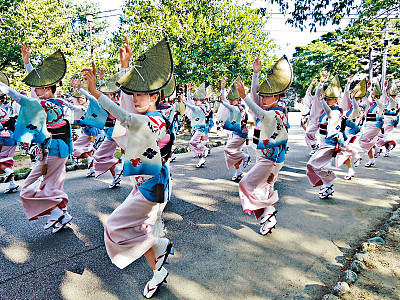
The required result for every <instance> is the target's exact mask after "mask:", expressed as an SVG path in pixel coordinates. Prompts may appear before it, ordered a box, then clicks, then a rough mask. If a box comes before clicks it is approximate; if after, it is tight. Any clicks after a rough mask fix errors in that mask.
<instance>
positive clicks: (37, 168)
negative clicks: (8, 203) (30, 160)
mask: <svg viewBox="0 0 400 300" xmlns="http://www.w3.org/2000/svg"><path fill="white" fill-rule="evenodd" d="M67 159H68V158H67V157H64V158H60V157H58V156H48V159H47V165H48V166H47V174H46V175H44V179H43V181H42V183H41V184H40V185H38V186H36V187H35V185H34V184H33V183H35V181H36V180H37V179H38V178H39V177H40V176H41V170H42V165H43V164H44V161H45V160H42V161H37V162H36V163H35V164H34V166H33V169H32V171H31V173H30V174H29V176H28V177H27V178H26V179H25V182H24V184H23V186H22V188H21V193H20V197H21V200H22V205H23V206H24V209H25V213H26V216H27V217H28V220H29V221H32V220H36V219H37V218H38V217H40V216H45V215H48V214H49V213H50V209H51V208H53V207H54V206H56V205H57V206H58V207H59V208H61V209H63V210H64V209H65V208H66V206H67V203H68V195H67V194H66V193H65V192H64V190H63V189H64V180H65V174H66V170H65V163H66V162H67Z"/></svg>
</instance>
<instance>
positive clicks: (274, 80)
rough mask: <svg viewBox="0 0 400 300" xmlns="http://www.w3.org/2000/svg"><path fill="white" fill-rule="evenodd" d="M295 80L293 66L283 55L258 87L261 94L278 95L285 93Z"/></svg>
mask: <svg viewBox="0 0 400 300" xmlns="http://www.w3.org/2000/svg"><path fill="white" fill-rule="evenodd" d="M292 82H293V68H292V65H291V64H290V62H289V59H288V58H287V56H286V55H283V56H282V58H280V59H279V60H278V61H277V62H276V64H275V65H274V66H273V67H272V69H271V70H270V71H269V72H268V74H267V78H266V80H265V81H264V82H263V83H262V84H261V85H260V87H259V88H258V91H257V92H258V94H259V95H260V96H276V95H279V94H282V93H284V92H285V91H286V90H287V89H288V88H289V87H290V86H291V84H292Z"/></svg>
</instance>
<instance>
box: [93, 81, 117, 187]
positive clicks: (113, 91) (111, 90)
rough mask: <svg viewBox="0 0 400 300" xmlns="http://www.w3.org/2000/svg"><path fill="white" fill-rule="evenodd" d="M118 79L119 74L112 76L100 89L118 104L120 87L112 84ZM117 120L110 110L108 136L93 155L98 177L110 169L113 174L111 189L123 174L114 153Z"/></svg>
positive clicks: (107, 121) (105, 127)
mask: <svg viewBox="0 0 400 300" xmlns="http://www.w3.org/2000/svg"><path fill="white" fill-rule="evenodd" d="M117 80H118V76H116V75H114V76H113V77H112V78H110V79H109V80H107V81H106V82H104V83H103V84H102V85H101V86H100V87H99V90H100V91H101V92H102V93H103V94H104V95H105V96H106V97H108V98H109V99H110V100H111V101H113V102H114V103H116V104H117V105H118V101H117V100H118V97H117V96H116V95H117V93H118V91H119V88H118V87H117V86H115V84H114V85H112V84H111V82H114V83H115V82H116V81H117ZM115 121H116V118H115V117H114V116H112V115H111V114H110V113H109V112H108V117H107V120H106V122H105V126H104V132H105V134H106V137H105V139H104V141H103V142H102V143H101V145H100V147H99V148H98V149H97V150H96V152H95V153H94V155H93V159H94V160H93V167H94V172H95V176H96V178H97V177H99V176H100V175H102V174H104V173H106V172H107V171H110V173H111V175H112V176H113V181H112V183H111V184H110V185H109V186H108V188H109V189H113V188H115V187H116V186H118V185H119V184H120V183H121V175H122V169H121V168H119V167H118V166H117V164H118V162H119V161H118V159H117V158H116V157H115V156H114V153H115V151H116V150H117V143H116V142H115V140H114V139H113V138H112V135H113V132H114V127H115Z"/></svg>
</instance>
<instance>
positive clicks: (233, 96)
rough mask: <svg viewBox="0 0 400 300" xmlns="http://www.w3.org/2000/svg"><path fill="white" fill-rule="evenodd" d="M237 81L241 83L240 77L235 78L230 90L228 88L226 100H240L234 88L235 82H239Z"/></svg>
mask: <svg viewBox="0 0 400 300" xmlns="http://www.w3.org/2000/svg"><path fill="white" fill-rule="evenodd" d="M239 81H243V80H242V77H240V75H239V76H238V77H236V79H235V81H234V82H233V83H232V85H231V88H230V90H229V93H228V96H227V98H228V100H231V101H233V100H237V99H239V98H240V96H239V92H238V90H237V88H236V82H239Z"/></svg>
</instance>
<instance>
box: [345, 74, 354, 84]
mask: <svg viewBox="0 0 400 300" xmlns="http://www.w3.org/2000/svg"><path fill="white" fill-rule="evenodd" d="M353 78H354V75H350V76H349V79H347V83H348V84H349V83H352V82H353Z"/></svg>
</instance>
